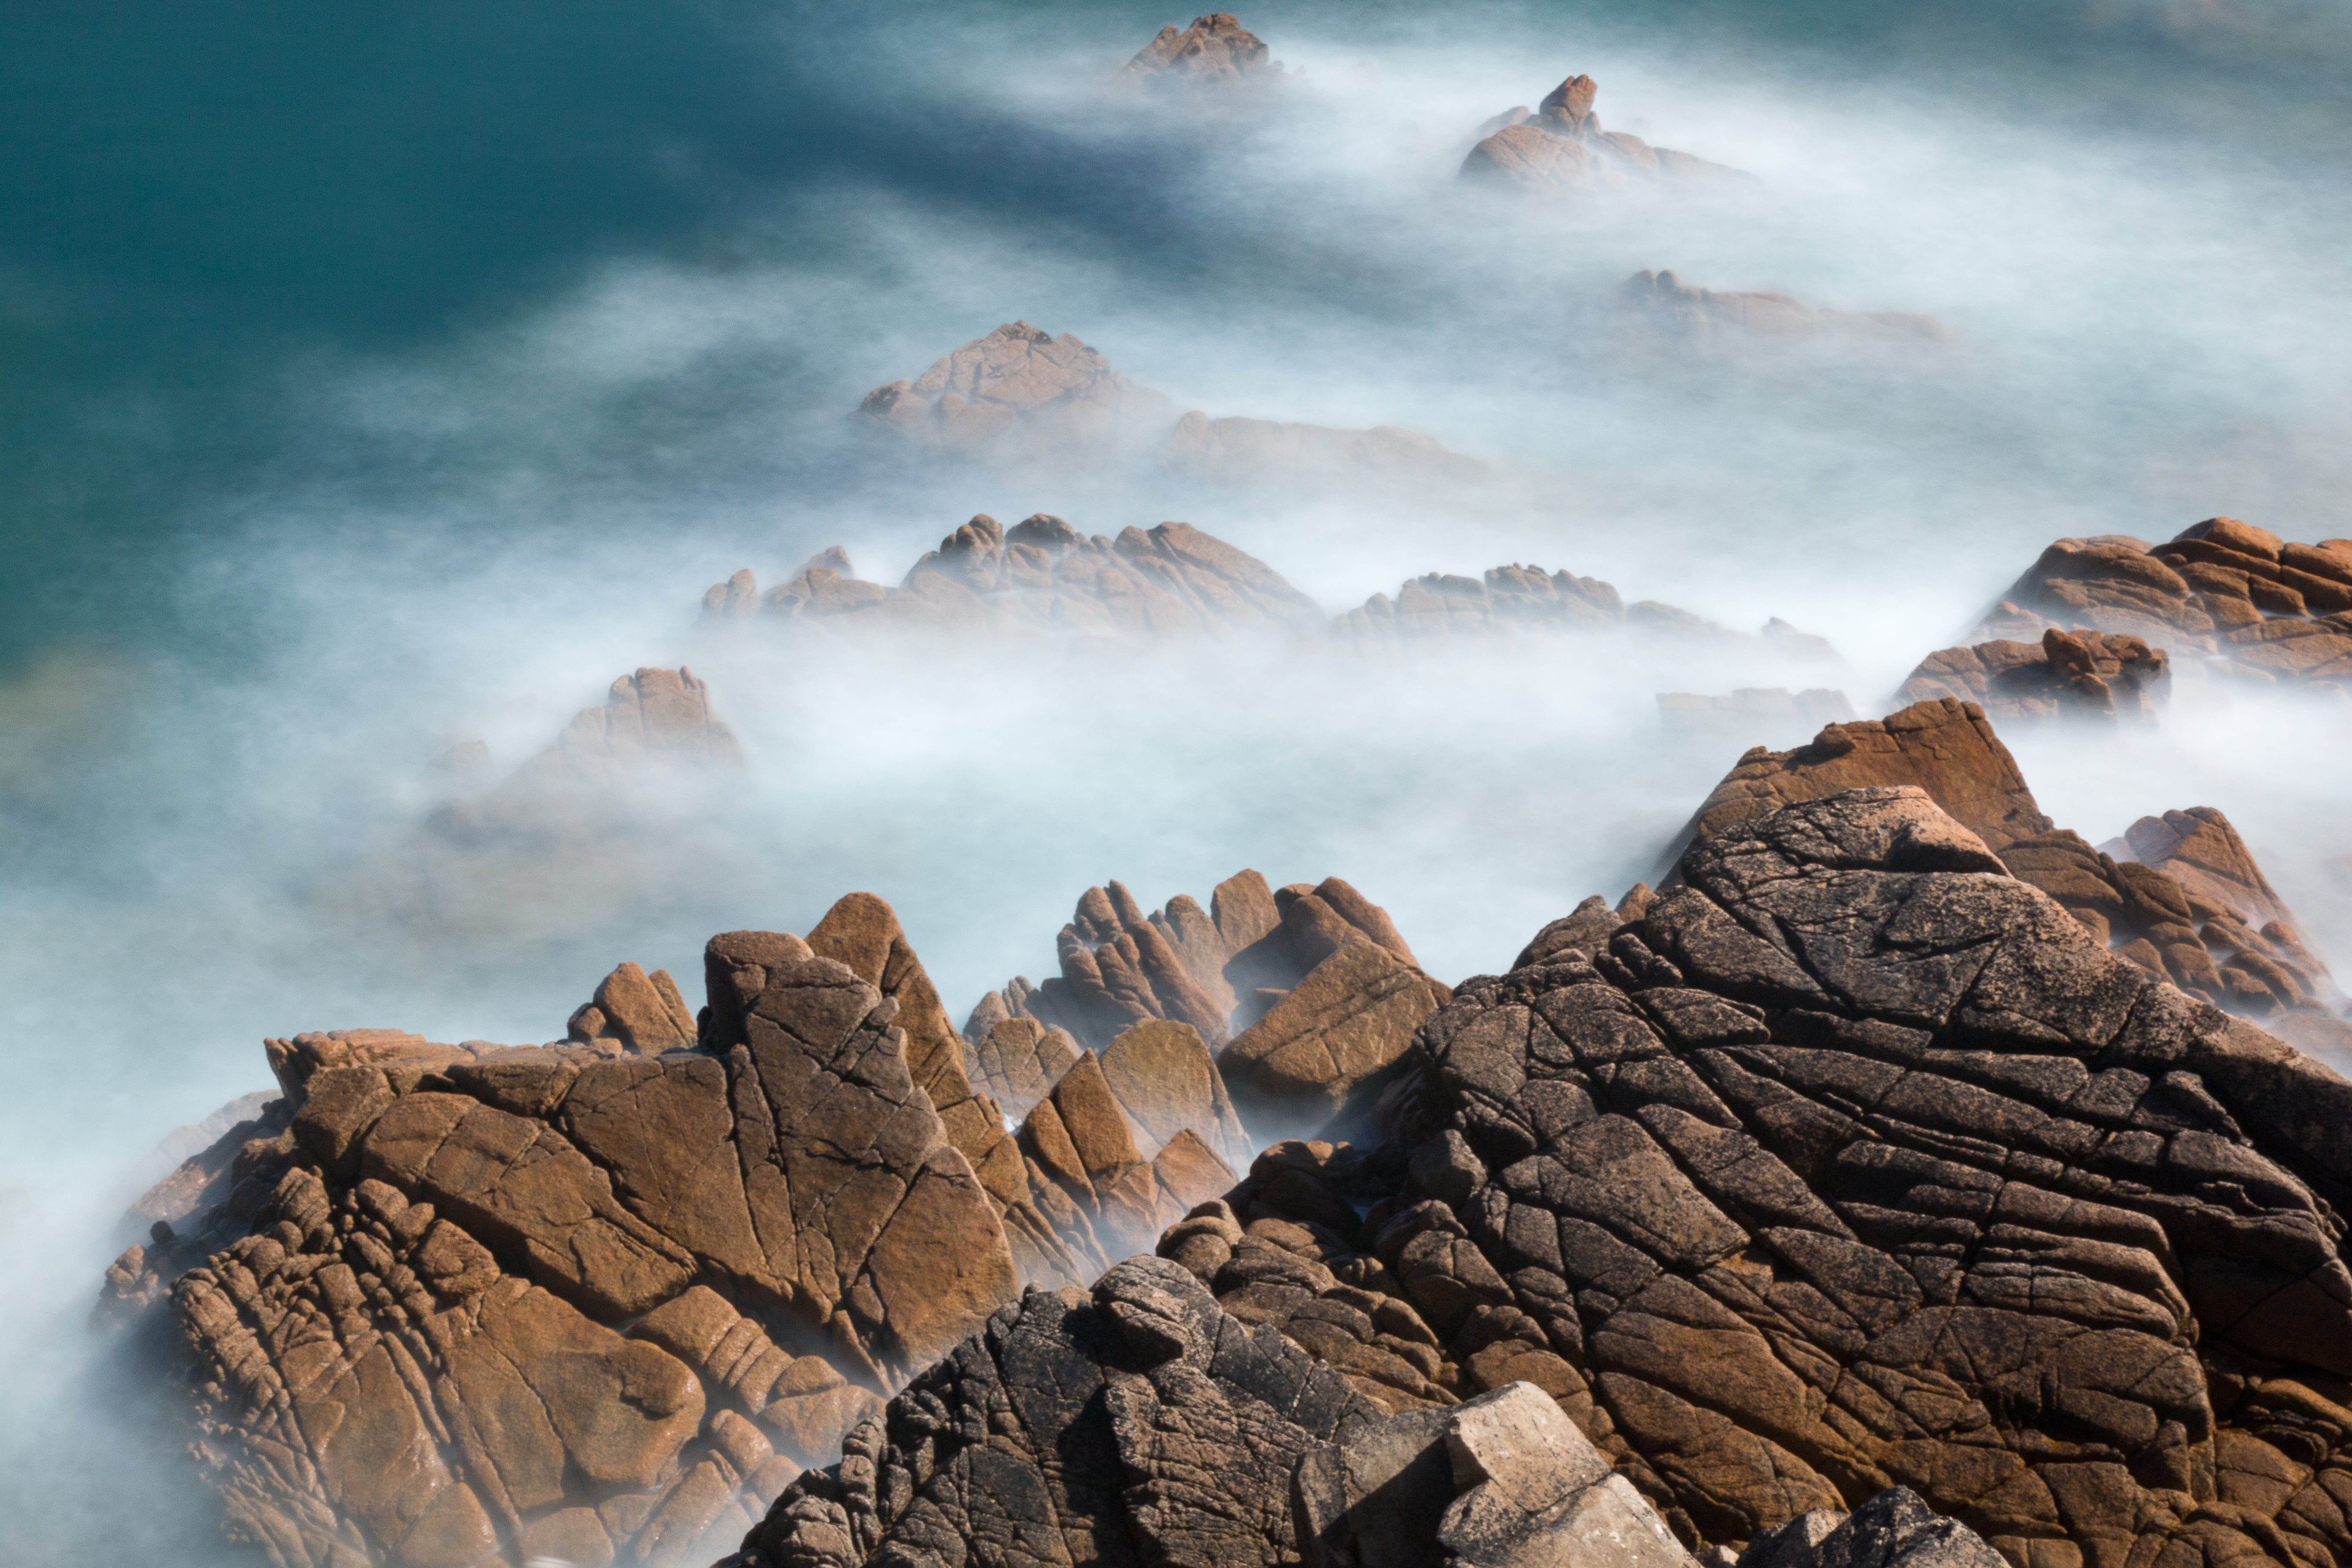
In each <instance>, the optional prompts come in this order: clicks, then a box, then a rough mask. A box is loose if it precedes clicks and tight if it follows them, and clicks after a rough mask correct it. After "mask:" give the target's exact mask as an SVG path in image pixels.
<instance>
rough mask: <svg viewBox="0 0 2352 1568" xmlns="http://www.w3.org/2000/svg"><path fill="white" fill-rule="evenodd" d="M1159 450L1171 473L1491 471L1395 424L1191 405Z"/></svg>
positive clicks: (1406, 476) (1393, 476)
mask: <svg viewBox="0 0 2352 1568" xmlns="http://www.w3.org/2000/svg"><path fill="white" fill-rule="evenodd" d="M1162 458H1163V461H1164V462H1165V463H1166V465H1167V467H1168V468H1169V469H1170V470H1171V471H1172V472H1174V473H1177V474H1181V475H1183V476H1185V477H1187V478H1191V479H1217V480H1225V481H1239V480H1264V479H1381V480H1391V481H1393V480H1405V481H1412V482H1434V483H1442V484H1448V485H1475V484H1483V483H1485V482H1486V481H1487V480H1488V479H1492V478H1493V477H1494V471H1493V470H1492V469H1490V468H1488V467H1487V466H1486V464H1484V463H1482V462H1480V461H1479V460H1478V459H1477V458H1466V457H1464V456H1463V455H1462V454H1461V453H1459V452H1451V451H1448V450H1446V448H1445V447H1444V446H1442V445H1440V444H1439V443H1438V441H1437V440H1436V439H1435V437H1429V436H1424V435H1422V434H1421V433H1420V432H1419V431H1416V430H1406V429H1402V428H1400V427H1399V426H1394V425H1375V426H1372V427H1371V428H1370V429H1369V430H1336V429H1332V428H1330V427H1329V426H1322V425H1298V424H1291V423H1286V422H1284V421H1279V420H1273V419H1247V418H1241V417H1226V418H1223V419H1212V418H1210V417H1209V416H1207V415H1206V414H1202V413H1201V412H1199V411H1198V410H1194V411H1193V412H1192V413H1190V414H1187V415H1185V416H1184V417H1183V418H1181V419H1180V420H1178V421H1177V422H1176V428H1175V429H1174V430H1172V431H1171V432H1170V433H1169V436H1168V441H1167V445H1166V447H1164V448H1163V449H1162Z"/></svg>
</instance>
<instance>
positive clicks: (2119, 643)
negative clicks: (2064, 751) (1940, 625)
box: [1895, 626, 2172, 723]
mask: <svg viewBox="0 0 2352 1568" xmlns="http://www.w3.org/2000/svg"><path fill="white" fill-rule="evenodd" d="M2171 694H2172V660H2171V658H2169V657H2168V655H2167V654H2166V653H2165V651H2164V650H2163V649H2162V648H2160V647H2148V645H2147V643H2146V642H2145V641H2143V640H2142V639H2140V638H2138V637H2127V636H2126V635H2124V634H2122V633H2120V632H2065V631H2060V630H2059V629H2058V628H2057V627H2055V626H2053V627H2051V628H2050V629H2049V630H2047V631H2045V632H2043V633H2042V638H2041V640H2040V641H2039V642H2030V643H2027V642H1986V643H1979V644H1977V645H1976V646H1975V647H1948V648H1944V649H1941V650H1940V651H1938V652H1936V653H1931V654H1929V655H1928V656H1927V658H1924V659H1922V660H1920V661H1919V668H1916V669H1915V670H1913V671H1912V672H1911V674H1910V676H1909V677H1908V678H1907V679H1906V680H1905V681H1904V682H1903V687H1902V689H1901V690H1899V691H1898V692H1896V693H1895V700H1896V701H1898V702H1902V703H1906V704H1907V703H1912V702H1924V701H1927V700H1932V699H1935V698H1939V697H1948V698H1955V699H1958V700H1960V701H1963V702H1973V703H1975V704H1977V705H1978V706H1979V707H1980V708H1982V709H1983V710H1985V714H1986V717H1988V718H1991V719H1998V720H2000V721H2002V722H2004V723H2007V722H2011V721H2020V720H2022V721H2039V720H2044V719H2058V718H2065V719H2083V720H2090V721H2095V722H2099V723H2115V722H2117V721H2125V722H2132V723H2147V722H2149V721H2153V720H2154V719H2155V718H2156V716H2157V715H2158V713H2159V712H2160V711H2162V710H2163V708H2164V705H2165V703H2166V702H2167V700H2169V698H2170V697H2171Z"/></svg>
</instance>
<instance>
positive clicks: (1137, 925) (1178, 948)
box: [964, 871, 1446, 1142]
mask: <svg viewBox="0 0 2352 1568" xmlns="http://www.w3.org/2000/svg"><path fill="white" fill-rule="evenodd" d="M1058 946H1059V949H1060V961H1061V963H1060V967H1061V973H1060V974H1058V975H1057V976H1055V977H1052V978H1049V979H1047V980H1046V981H1045V983H1044V984H1041V985H1032V984H1030V983H1029V981H1028V979H1027V978H1026V977H1025V976H1020V977H1016V978H1014V979H1013V981H1012V982H1011V983H1010V984H1007V985H1006V986H1005V987H1004V988H1003V990H1001V991H992V992H990V993H989V994H987V995H986V996H984V997H982V999H981V1001H980V1005H978V1006H977V1007H975V1008H973V1009H972V1013H971V1018H970V1019H968V1020H967V1021H966V1022H965V1024H964V1038H965V1039H966V1040H967V1041H968V1042H971V1048H972V1050H973V1052H974V1056H975V1058H976V1060H978V1061H979V1062H980V1063H982V1067H981V1068H980V1069H979V1071H976V1072H975V1076H980V1075H981V1073H982V1072H984V1071H985V1070H986V1068H985V1065H984V1064H985V1063H986V1062H988V1061H991V1060H993V1061H1006V1060H1011V1061H1015V1062H1019V1061H1023V1060H1024V1059H1025V1057H1024V1053H1030V1052H1034V1053H1035V1054H1037V1055H1038V1056H1040V1057H1043V1056H1045V1055H1047V1054H1049V1053H1050V1054H1052V1055H1054V1056H1055V1057H1056V1058H1058V1057H1059V1055H1060V1054H1062V1053H1063V1052H1064V1051H1072V1052H1074V1051H1076V1050H1077V1049H1082V1048H1096V1049H1103V1050H1104V1052H1105V1056H1104V1060H1105V1064H1106V1066H1108V1064H1109V1063H1110V1060H1111V1057H1112V1054H1113V1053H1114V1052H1115V1051H1116V1049H1117V1046H1118V1040H1119V1039H1121V1038H1123V1037H1125V1036H1126V1035H1127V1033H1128V1032H1129V1031H1130V1030H1133V1029H1135V1028H1136V1027H1137V1026H1139V1025H1143V1024H1145V1023H1146V1022H1147V1021H1149V1020H1152V1019H1168V1020H1171V1021H1172V1022H1175V1023H1179V1024H1182V1025H1186V1026H1190V1027H1191V1028H1192V1030H1193V1031H1194V1032H1195V1033H1196V1034H1197V1035H1198V1037H1200V1038H1201V1039H1202V1041H1203V1042H1205V1043H1206V1045H1207V1047H1208V1048H1209V1049H1211V1050H1213V1051H1214V1052H1215V1053H1216V1067H1217V1068H1218V1070H1219V1072H1220V1073H1221V1074H1222V1075H1223V1082H1224V1084H1225V1085H1226V1086H1228V1087H1229V1088H1230V1089H1231V1092H1232V1096H1233V1100H1234V1104H1235V1105H1236V1107H1237V1108H1238V1110H1240V1113H1241V1118H1242V1120H1243V1121H1244V1124H1245V1125H1247V1126H1248V1127H1250V1128H1251V1129H1252V1131H1254V1132H1255V1133H1256V1134H1257V1139H1258V1142H1264V1141H1265V1139H1266V1138H1267V1137H1270V1136H1272V1135H1273V1134H1274V1133H1275V1132H1276V1131H1297V1130H1298V1129H1300V1128H1302V1127H1315V1128H1324V1127H1333V1126H1340V1125H1345V1124H1349V1123H1352V1122H1354V1121H1360V1120H1361V1119H1362V1118H1363V1117H1365V1116H1366V1115H1368V1114H1369V1112H1370V1109H1371V1106H1372V1102H1373V1100H1375V1099H1376V1098H1377V1097H1378V1095H1379V1094H1380V1092H1381V1089H1383V1088H1384V1087H1385V1086H1386V1085H1387V1084H1388V1083H1389V1081H1390V1080H1391V1078H1392V1076H1393V1073H1394V1070H1395V1068H1396V1065H1397V1063H1398V1061H1399V1059H1400V1058H1402V1056H1403V1054H1404V1051H1405V1047H1406V1046H1407V1045H1408V1044H1409V1043H1410V1042H1411V1040H1412V1032H1413V1030H1414V1029H1415V1028H1416V1027H1417V1026H1419V1025H1420V1023H1421V1021H1422V1020H1423V1018H1425V1017H1427V1016H1429V1015H1430V1013H1431V1012H1432V1011H1433V1010H1434V1009H1435V1008H1436V1007H1437V1006H1438V1005H1440V1004H1441V1003H1443V1002H1444V999H1445V996H1446V990H1445V987H1444V985H1443V984H1440V983H1438V982H1437V981H1435V980H1433V979H1431V978H1430V977H1429V976H1428V975H1427V974H1424V973H1423V972H1422V970H1421V966H1420V963H1418V961H1416V960H1415V959H1414V957H1413V956H1412V949H1411V948H1409V947H1407V946H1406V945H1405V942H1404V938H1403V937H1402V935H1401V934H1399V932H1398V931H1397V929H1396V926H1395V925H1394V924H1393V923H1392V922H1391V921H1390V920H1389V917H1388V913H1387V911H1386V910H1381V908H1379V907H1378V906H1377V905H1375V904H1373V903H1371V902H1370V900H1367V899H1365V898H1364V896H1363V895H1362V894H1360V893H1359V892H1357V891H1356V889H1354V888H1352V887H1350V886H1349V885H1348V884H1347V883H1346V882H1343V881H1341V880H1340V879H1339V878H1337V877H1333V878H1329V879H1326V880H1325V881H1323V882H1322V883H1320V884H1318V885H1316V886H1312V887H1310V886H1308V885H1307V884H1306V883H1304V882H1301V883H1297V884H1294V885H1292V886H1290V887H1286V888H1283V889H1271V888H1269V887H1267V885H1266V881H1265V878H1264V877H1261V876H1260V875H1258V874H1257V873H1256V872H1255V871H1243V872H1241V873H1239V874H1237V875H1235V876H1233V877H1230V878H1228V879H1225V880H1224V881H1223V882H1221V883H1219V884H1218V885H1217V888H1216V890H1215V891H1214V892H1213V893H1212V894H1211V895H1210V900H1209V908H1208V910H1202V908H1201V906H1200V905H1199V904H1198V903H1196V902H1194V901H1193V900H1192V899H1191V898H1188V897H1178V898H1174V899H1171V900H1169V901H1168V905H1167V907H1166V908H1165V909H1162V910H1154V911H1152V912H1151V913H1150V914H1149V915H1146V914H1145V913H1144V911H1143V908H1142V906H1141V905H1139V903H1137V902H1136V900H1135V898H1134V895H1132V894H1131V893H1129V891H1128V890H1127V889H1126V888H1124V887H1122V886H1121V885H1120V884H1118V883H1117V882H1113V883H1111V884H1110V886H1109V887H1108V889H1104V888H1089V889H1087V892H1086V896H1085V897H1084V898H1082V899H1080V900H1078V907H1077V912H1076V915H1075V917H1074V918H1073V919H1072V921H1071V922H1070V923H1069V924H1068V925H1066V926H1064V927H1063V928H1062V933H1061V938H1060V941H1059V943H1058ZM1048 1031H1051V1032H1055V1033H1058V1034H1061V1035H1064V1036H1066V1037H1067V1039H1068V1041H1069V1042H1071V1044H1069V1045H1067V1046H1064V1045H1060V1044H1049V1043H1047V1032H1048ZM1033 1042H1034V1043H1033Z"/></svg>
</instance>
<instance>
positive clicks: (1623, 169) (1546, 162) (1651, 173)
mask: <svg viewBox="0 0 2352 1568" xmlns="http://www.w3.org/2000/svg"><path fill="white" fill-rule="evenodd" d="M1600 91H1601V89H1600V85H1599V84H1598V83H1596V82H1595V81H1594V80H1593V79H1591V77H1589V76H1572V77H1570V78H1569V79H1567V80H1566V81H1563V82H1561V83H1560V84H1559V86H1558V87H1556V88H1554V89H1551V91H1550V92H1549V93H1547V94H1546V95H1545V96H1544V100H1543V102H1542V104H1541V105H1540V106H1539V107H1538V109H1537V110H1533V111H1530V110H1528V109H1527V108H1525V107H1524V106H1522V107H1520V108H1517V109H1511V110H1505V111H1504V112H1503V113H1501V114H1498V115H1496V117H1495V118H1494V119H1492V120H1490V121H1487V122H1486V124H1484V125H1482V126H1480V127H1479V128H1478V135H1479V138H1480V140H1479V142H1478V144H1477V145H1476V146H1475V147H1473V148H1472V149H1470V155H1469V156H1468V157H1466V158H1465V159H1464V160H1463V161H1462V174H1461V177H1462V178H1463V179H1465V180H1476V181H1486V182H1492V183H1495V184H1503V185H1507V186H1511V187H1514V188H1517V189H1520V190H1528V191H1541V192H1546V193H1551V194H1556V195H1587V194H1591V193H1595V192H1601V191H1622V190H1634V189H1643V188H1651V187H1659V186H1674V185H1703V184H1724V183H1727V182H1736V181H1746V180H1748V179H1750V178H1752V177H1753V176H1751V175H1748V174H1741V173H1740V172H1739V171H1738V170H1737V169H1727V168H1725V167H1724V166H1723V165H1722V164H1720V163H1708V162H1707V161H1706V159H1704V158H1698V157H1694V156H1692V155H1691V154H1690V153H1677V152H1675V151H1673V150H1672V149H1671V148H1666V147H1653V146H1651V145H1650V144H1649V143H1648V142H1644V141H1643V140H1642V139H1641V138H1640V137H1639V136H1633V135H1628V134H1627V133H1625V132H1622V131H1603V130H1601V118H1600V116H1599V115H1597V114H1595V113H1594V112H1593V111H1592V104H1593V100H1594V99H1596V98H1597V97H1598V96H1599V95H1600Z"/></svg>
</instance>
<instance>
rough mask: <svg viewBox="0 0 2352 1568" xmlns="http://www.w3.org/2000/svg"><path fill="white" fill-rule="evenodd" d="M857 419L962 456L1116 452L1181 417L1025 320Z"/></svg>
mask: <svg viewBox="0 0 2352 1568" xmlns="http://www.w3.org/2000/svg"><path fill="white" fill-rule="evenodd" d="M858 413H859V416H860V417H861V418H862V419H863V420H864V421H865V423H866V426H868V427H869V428H871V429H875V430H878V431H883V432H887V433H888V434H891V435H894V436H904V437H912V438H914V439H915V440H917V441H919V442H920V443H921V444H922V445H923V446H925V447H928V448H930V449H932V450H936V451H942V452H954V453H964V454H972V453H979V452H984V451H991V450H1006V449H1019V450H1028V451H1041V450H1042V451H1055V450H1063V451H1066V450H1083V449H1087V448H1090V447H1115V446H1117V445H1118V444H1120V443H1122V442H1127V441H1133V440H1137V439H1139V438H1144V437H1156V436H1158V435H1159V434H1160V432H1161V431H1163V430H1165V429H1166V428H1167V427H1168V426H1169V425H1170V424H1171V422H1172V421H1173V420H1174V419H1175V417H1176V410H1175V408H1174V406H1173V405H1171V404H1170V403H1169V401H1168V399H1167V398H1165V397H1164V396H1162V395H1160V394H1159V393H1157V392H1154V391H1152V390H1151V389H1150V387H1147V386H1138V385H1136V384H1134V383H1133V382H1130V381H1129V380H1128V379H1127V377H1125V376H1123V375H1121V374H1119V373H1118V371H1116V370H1114V369H1113V368H1112V367H1111V363H1110V361H1108V360H1107V359H1105V358H1104V357H1103V356H1102V355H1101V354H1100V353H1097V352H1096V351H1095V350H1093V349H1091V348H1088V347H1087V345H1086V344H1085V343H1083V342H1079V341H1078V340H1077V339H1076V337H1074V336H1072V335H1071V334H1070V333H1068V332H1064V333H1063V334H1062V335H1061V336H1059V337H1055V335H1054V334H1052V333H1051V332H1047V331H1044V330H1043V329H1041V328H1037V327H1033V326H1031V325H1030V324H1029V323H1028V322H1026V321H1008V322H1006V323H1005V324H1004V325H1003V326H1001V327H999V328H997V329H996V330H995V331H992V332H991V333H989V334H988V335H987V336H986V337H984V338H975V339H973V340H972V341H971V342H968V343H966V344H964V345H963V346H962V347H961V348H960V349H957V350H955V351H954V352H953V353H950V354H948V355H947V356H946V357H945V358H943V359H941V360H940V361H939V362H938V363H935V364H933V365H932V366H931V367H930V368H929V370H927V371H925V372H924V373H923V374H921V375H919V376H918V377H916V378H915V379H914V380H912V381H894V382H892V383H890V384H888V385H887V386H877V387H876V388H875V389H874V390H873V391H872V392H869V393H867V394H866V401H865V403H864V404H863V405H861V406H860V408H859V410H858ZM812 564H816V563H812Z"/></svg>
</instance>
